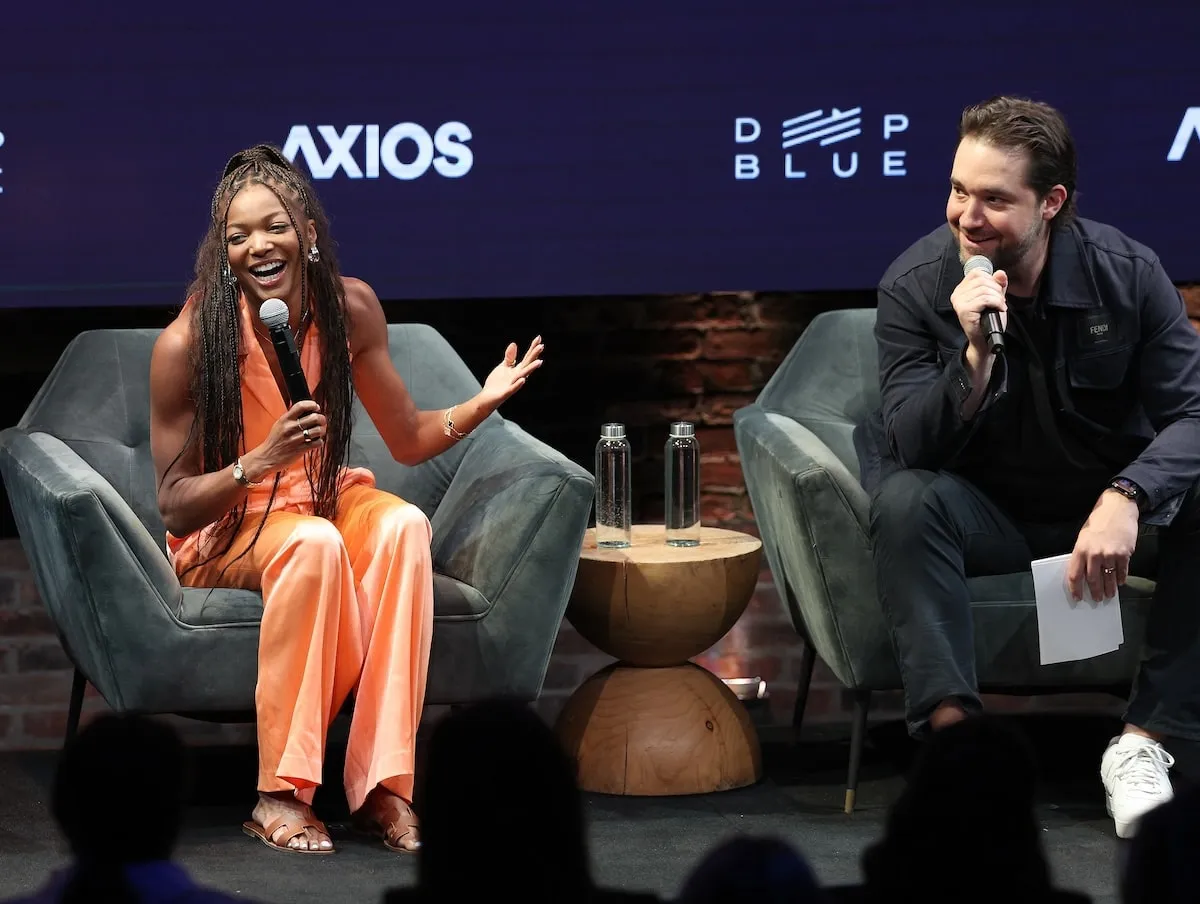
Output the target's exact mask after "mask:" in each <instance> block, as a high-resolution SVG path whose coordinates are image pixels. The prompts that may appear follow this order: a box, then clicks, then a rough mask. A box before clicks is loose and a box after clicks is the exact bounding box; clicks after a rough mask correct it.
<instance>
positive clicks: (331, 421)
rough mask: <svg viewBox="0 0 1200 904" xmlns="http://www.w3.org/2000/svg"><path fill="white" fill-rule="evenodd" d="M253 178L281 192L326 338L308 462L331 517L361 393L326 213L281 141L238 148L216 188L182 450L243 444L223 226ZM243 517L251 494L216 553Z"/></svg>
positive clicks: (199, 286) (210, 466) (199, 271)
mask: <svg viewBox="0 0 1200 904" xmlns="http://www.w3.org/2000/svg"><path fill="white" fill-rule="evenodd" d="M247 185H262V186H264V187H265V188H267V189H269V190H270V191H272V192H273V193H274V194H275V196H276V197H277V198H278V199H279V202H280V204H281V205H282V207H283V209H284V211H285V212H286V213H287V216H288V219H289V220H290V221H291V224H292V228H293V229H294V230H295V232H296V235H297V237H298V238H299V244H300V264H301V274H300V297H301V299H302V308H303V310H304V312H305V314H306V315H310V316H311V319H312V322H313V323H314V324H316V327H317V329H318V331H319V332H320V337H321V380H320V383H319V384H318V385H317V387H316V388H315V389H314V391H313V399H314V401H316V402H317V404H318V405H320V406H321V411H322V413H324V415H325V416H326V418H327V419H328V429H327V433H326V437H325V443H324V446H323V448H322V449H321V450H320V451H319V453H317V454H309V455H307V456H305V460H304V466H305V473H306V474H307V476H308V482H309V486H310V488H311V490H312V499H313V509H314V514H316V515H318V516H320V517H323V518H332V517H333V516H334V515H335V514H336V512H337V503H338V477H339V472H340V470H341V468H342V466H343V465H344V464H345V462H346V459H347V457H348V453H349V448H350V432H351V427H352V418H353V401H354V385H353V381H352V379H351V372H350V351H349V345H348V339H347V330H346V298H345V288H344V286H343V285H342V278H341V274H340V273H339V271H338V265H337V258H336V256H335V253H334V243H333V241H332V239H331V238H330V235H329V220H328V218H327V217H326V215H325V211H324V210H323V209H322V207H321V204H320V202H319V201H318V200H317V197H316V194H315V192H314V191H313V190H312V186H311V185H310V184H309V182H308V180H307V179H306V178H305V177H304V175H303V173H301V172H300V171H299V170H298V169H297V168H296V167H295V166H294V165H293V164H292V163H291V161H289V160H288V159H287V158H286V157H285V156H284V155H283V153H282V151H280V150H279V149H278V148H277V147H275V146H274V145H267V144H260V145H256V146H255V147H252V148H249V149H247V150H244V151H239V152H238V153H237V154H234V155H233V157H232V158H230V160H229V163H227V164H226V166H225V172H224V174H223V175H222V177H221V181H220V182H219V183H218V185H217V188H216V191H215V192H214V193H213V198H212V207H211V217H210V222H209V227H208V232H207V234H206V235H205V237H204V239H203V240H202V241H201V243H200V247H199V249H198V251H197V254H196V275H195V279H194V280H193V281H192V284H191V285H190V286H189V287H188V297H189V298H190V299H191V300H192V311H191V347H190V350H189V362H188V363H189V371H190V374H191V379H190V390H191V398H192V401H193V403H194V405H195V418H194V420H193V422H192V428H191V432H190V433H189V435H188V440H187V442H186V443H185V445H184V448H185V450H186V449H190V448H192V447H193V444H194V443H199V446H200V453H201V459H202V462H203V471H204V473H209V472H212V471H219V470H221V469H222V468H226V467H228V466H229V465H231V464H232V463H233V462H234V461H235V460H236V459H237V457H238V456H239V455H240V454H241V451H242V449H241V446H242V442H243V436H244V429H245V428H244V424H243V420H242V386H241V369H240V360H239V355H240V352H241V344H242V331H241V315H240V312H239V309H238V287H237V279H236V277H235V276H234V275H233V272H232V271H231V269H230V266H229V256H228V250H227V245H226V240H225V227H226V221H227V218H228V214H229V207H230V205H231V204H232V203H233V199H234V197H235V196H236V195H237V193H238V192H239V191H241V189H243V188H244V187H246V186H247ZM289 196H290V197H289ZM298 212H299V213H301V214H302V215H303V216H304V217H305V218H306V219H311V220H312V221H313V223H314V224H315V227H316V234H317V238H316V242H315V248H316V249H317V253H318V255H319V259H318V260H316V261H313V260H312V258H311V256H310V255H311V252H310V246H309V244H308V231H307V228H302V227H306V226H307V223H306V222H303V221H298V220H297V213H298ZM307 325H308V320H307V316H304V317H302V324H301V326H300V330H299V335H298V336H297V344H298V345H299V344H301V343H303V341H304V333H305V330H306V327H307ZM182 454H183V453H182V452H181V453H180V455H181V456H182ZM168 470H169V469H168ZM278 488H279V475H278V474H277V475H276V477H275V482H274V485H273V486H272V489H271V497H270V499H269V501H268V503H267V509H266V511H264V513H263V519H262V522H261V523H260V524H259V525H258V529H257V530H256V531H255V533H254V537H253V539H252V540H251V542H250V543H249V544H248V545H247V547H246V551H248V550H249V549H250V548H251V547H252V546H253V545H254V542H255V541H257V540H258V536H259V534H260V533H261V532H262V529H263V526H264V525H265V524H266V518H267V513H268V512H269V511H270V509H271V505H272V504H273V503H274V500H275V495H276V492H277V491H278ZM245 515H246V502H245V500H243V501H242V502H241V503H240V504H239V505H238V506H236V507H235V508H234V509H233V510H232V511H230V512H229V513H228V514H227V515H226V516H225V517H224V518H223V519H222V520H221V521H219V522H218V523H217V527H216V529H215V532H214V537H215V538H217V539H218V543H217V544H215V545H218V546H221V548H220V549H219V550H217V551H216V552H214V553H213V558H215V557H216V556H219V555H223V554H224V553H226V552H228V551H229V549H230V547H231V546H232V545H233V541H234V537H235V535H236V534H237V532H238V530H239V529H240V527H241V525H242V522H243V521H244V519H245ZM221 540H223V541H224V542H223V544H222V543H221V542H220V541H221ZM242 554H243V555H244V552H243V553H242ZM239 558H240V556H239ZM198 564H200V563H198Z"/></svg>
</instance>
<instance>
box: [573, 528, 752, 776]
mask: <svg viewBox="0 0 1200 904" xmlns="http://www.w3.org/2000/svg"><path fill="white" fill-rule="evenodd" d="M632 542H633V545H632V546H629V547H626V548H624V549H599V548H598V547H597V546H596V533H595V530H594V529H592V530H589V531H588V532H587V534H586V535H585V537H584V542H583V549H582V552H581V558H580V562H579V572H578V574H577V576H576V578H575V586H574V589H573V590H572V592H571V601H570V603H569V605H568V607H567V618H568V619H569V620H570V621H571V624H572V625H574V626H575V628H576V630H578V631H579V633H580V634H582V635H583V636H584V637H586V638H587V639H588V640H590V641H591V642H592V643H593V644H595V645H596V646H597V647H599V648H600V649H601V650H603V651H604V652H605V653H608V654H609V655H610V656H615V657H616V658H617V659H618V660H619V661H618V662H616V663H613V664H612V665H609V666H607V667H606V668H603V669H601V670H600V671H599V672H597V673H596V674H595V675H593V676H592V677H591V678H589V679H588V680H587V681H585V682H584V683H583V684H582V685H580V686H579V688H578V689H577V690H576V691H575V693H574V694H572V695H571V698H570V700H568V701H567V704H566V706H565V707H564V708H563V710H562V713H561V715H560V716H559V718H558V723H557V725H556V731H557V732H558V736H559V738H560V740H561V741H562V742H563V744H564V745H565V746H566V749H567V751H568V752H569V753H570V754H571V755H572V756H573V757H574V758H575V762H576V765H577V768H578V774H579V783H580V786H581V787H582V788H583V789H584V790H586V791H598V792H602V793H607V794H628V795H666V794H701V793H705V792H709V791H724V790H728V789H731V788H741V787H744V786H746V785H750V784H753V783H754V782H756V781H758V780H759V779H760V778H761V777H762V757H761V753H760V750H759V745H758V735H757V733H756V732H755V729H754V725H753V723H752V722H751V721H750V715H749V713H748V712H747V711H746V708H745V706H743V705H742V703H741V702H740V701H739V700H738V699H737V697H735V696H734V694H733V692H732V691H730V690H729V688H727V687H726V686H725V684H724V683H723V682H722V681H721V680H720V679H719V678H717V677H716V676H715V675H713V674H712V673H711V672H709V671H708V670H707V669H704V668H701V667H700V666H698V665H696V664H694V663H691V662H689V661H688V660H689V659H691V657H693V656H697V655H699V654H700V653H703V652H704V651H705V650H707V649H708V648H709V647H711V646H712V645H713V644H715V643H716V642H717V641H718V640H720V639H721V638H722V637H723V636H724V635H725V633H726V632H727V631H728V630H729V629H730V628H732V627H733V624H734V622H736V621H737V620H738V618H740V617H741V615H742V613H743V612H744V611H745V609H746V604H747V603H749V602H750V597H751V596H752V595H753V593H754V585H755V583H756V582H757V580H758V574H759V567H760V562H761V559H762V542H761V541H760V540H758V539H757V538H756V537H752V536H750V535H748V534H743V533H739V532H737V531H731V530H721V529H718V528H711V527H706V528H703V530H702V533H701V540H700V545H699V546H691V547H678V546H667V545H666V529H665V528H664V527H663V526H662V525H649V524H646V525H635V526H634V528H633V541H632Z"/></svg>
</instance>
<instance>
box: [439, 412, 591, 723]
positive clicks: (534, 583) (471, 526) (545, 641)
mask: <svg viewBox="0 0 1200 904" xmlns="http://www.w3.org/2000/svg"><path fill="white" fill-rule="evenodd" d="M593 487H594V482H593V479H592V476H591V475H590V474H588V473H587V471H585V470H584V469H583V468H581V467H579V466H578V465H576V464H575V463H573V462H571V461H570V460H568V459H567V458H566V457H565V456H563V455H562V454H561V453H559V452H557V451H555V450H554V449H552V448H550V447H549V446H547V445H545V444H544V443H542V442H540V441H539V440H536V439H534V438H533V437H532V436H530V435H529V434H527V433H526V432H525V431H524V430H522V429H521V428H520V427H518V426H517V425H515V424H513V423H512V422H511V421H498V422H494V423H491V424H487V425H485V426H484V427H482V428H481V429H479V430H477V431H476V433H475V434H474V435H473V436H472V438H471V442H470V444H469V447H468V448H467V451H466V452H465V454H464V455H463V458H462V462H461V463H460V465H459V467H458V470H457V471H456V472H455V475H454V478H453V480H452V481H451V483H450V486H449V488H448V489H447V491H446V495H445V496H444V497H443V499H442V501H441V503H440V504H439V505H438V508H437V510H436V511H435V512H434V514H433V517H432V519H431V522H432V525H433V561H434V568H435V569H436V570H437V571H439V572H440V573H442V574H446V575H448V576H450V577H452V578H455V579H457V580H459V581H462V582H463V583H465V584H469V585H470V586H472V587H474V588H475V589H476V590H478V591H479V592H480V593H481V594H483V596H484V597H485V598H486V599H487V600H488V601H489V602H490V603H491V606H490V608H489V609H488V610H487V612H486V613H485V615H484V616H483V618H482V624H481V626H480V628H481V630H480V631H479V632H478V635H477V636H478V638H479V641H478V642H479V643H480V645H481V647H480V652H481V654H482V656H483V659H484V661H485V662H486V663H487V664H488V667H489V669H490V668H494V669H495V670H496V672H497V673H500V674H505V675H507V676H508V681H507V682H506V686H509V687H514V688H519V689H520V692H521V693H523V694H525V695H527V696H528V698H529V699H533V698H534V697H536V696H537V694H538V693H539V692H540V690H541V685H542V681H543V679H544V677H545V673H546V668H547V666H548V664H549V661H550V652H551V649H552V648H553V646H554V641H555V638H556V637H557V636H558V630H559V627H560V625H561V624H562V619H563V616H564V614H565V612H566V608H567V601H568V599H569V597H570V593H571V588H572V585H573V584H574V582H575V573H576V571H577V570H578V568H579V551H580V549H581V547H582V545H583V535H584V532H585V531H586V530H587V525H588V519H589V516H590V514H591V507H592V500H593V497H594V489H593ZM463 617H464V618H466V617H471V616H463Z"/></svg>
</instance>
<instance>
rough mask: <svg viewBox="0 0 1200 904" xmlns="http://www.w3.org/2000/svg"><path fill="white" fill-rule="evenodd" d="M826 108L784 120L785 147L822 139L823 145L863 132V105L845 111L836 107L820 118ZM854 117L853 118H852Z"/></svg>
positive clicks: (785, 148)
mask: <svg viewBox="0 0 1200 904" xmlns="http://www.w3.org/2000/svg"><path fill="white" fill-rule="evenodd" d="M824 112H825V111H824V110H813V111H812V112H811V113H805V114H804V115H803V116H797V117H796V118H795V119H785V120H784V121H783V149H784V150H785V151H786V150H787V149H788V148H790V147H794V146H795V145H798V144H804V142H806V141H816V140H817V139H818V138H820V139H821V147H825V145H827V144H835V143H836V142H839V141H845V140H846V139H847V138H853V137H854V136H855V135H861V134H862V116H861V115H860V114H861V113H862V107H855V108H854V109H853V110H846V111H845V112H843V111H841V110H839V109H838V108H837V107H834V108H833V109H832V110H830V111H829V115H828V116H826V117H824V118H823V119H819V118H817V117H820V116H821V114H822V113H824ZM851 117H853V118H851Z"/></svg>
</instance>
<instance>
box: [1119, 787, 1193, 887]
mask: <svg viewBox="0 0 1200 904" xmlns="http://www.w3.org/2000/svg"><path fill="white" fill-rule="evenodd" d="M1198 855H1200V785H1196V786H1192V787H1190V788H1188V789H1187V790H1186V791H1182V792H1180V793H1179V794H1178V795H1176V796H1175V797H1174V798H1173V799H1172V800H1170V801H1168V802H1167V803H1165V804H1163V805H1162V806H1159V807H1156V808H1155V809H1153V810H1151V811H1150V812H1149V813H1147V814H1146V815H1145V816H1143V817H1142V820H1141V824H1140V825H1139V826H1138V832H1137V835H1135V836H1134V838H1133V840H1132V841H1131V842H1129V850H1128V858H1127V859H1126V863H1125V870H1124V874H1123V875H1122V877H1121V900H1122V901H1123V902H1124V904H1180V902H1184V901H1187V902H1192V901H1195V900H1196V899H1197V897H1198V896H1200V856H1198Z"/></svg>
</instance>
